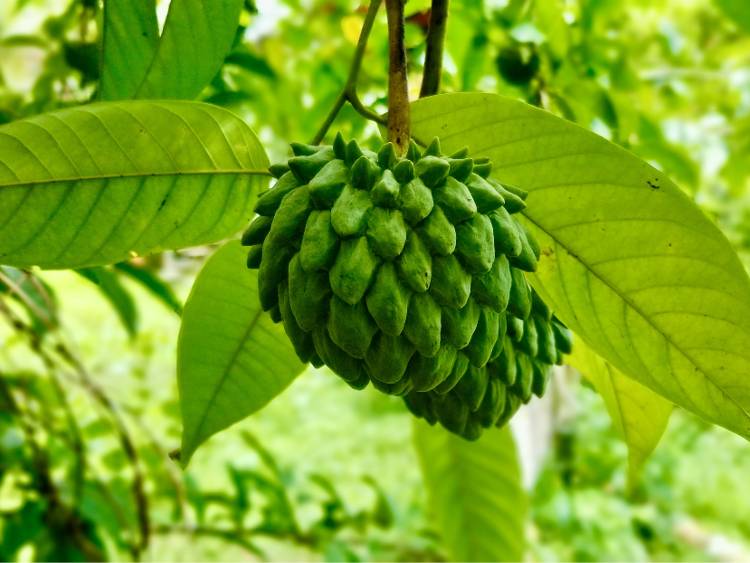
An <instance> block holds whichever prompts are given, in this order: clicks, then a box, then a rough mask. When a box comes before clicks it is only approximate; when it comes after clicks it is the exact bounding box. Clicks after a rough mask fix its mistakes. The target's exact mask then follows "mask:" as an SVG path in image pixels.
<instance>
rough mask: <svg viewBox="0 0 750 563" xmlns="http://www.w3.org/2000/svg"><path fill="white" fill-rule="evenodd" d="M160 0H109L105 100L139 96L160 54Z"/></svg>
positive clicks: (102, 91) (105, 34)
mask: <svg viewBox="0 0 750 563" xmlns="http://www.w3.org/2000/svg"><path fill="white" fill-rule="evenodd" d="M158 43H159V25H158V23H157V21H156V0H106V1H105V2H104V32H103V39H102V47H103V52H102V57H103V60H102V72H101V85H100V95H101V98H102V100H124V99H128V98H132V97H133V96H135V93H136V90H137V89H138V86H139V85H140V84H141V82H142V81H143V78H144V77H145V76H146V71H147V70H148V68H149V65H150V64H151V61H152V60H153V58H154V55H155V54H156V46H157V45H158Z"/></svg>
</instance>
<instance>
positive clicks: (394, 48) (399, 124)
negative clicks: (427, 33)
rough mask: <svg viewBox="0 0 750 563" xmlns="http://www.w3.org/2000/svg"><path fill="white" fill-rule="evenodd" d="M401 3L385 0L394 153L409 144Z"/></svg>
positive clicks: (400, 1)
mask: <svg viewBox="0 0 750 563" xmlns="http://www.w3.org/2000/svg"><path fill="white" fill-rule="evenodd" d="M404 2H405V0H386V2H385V8H386V13H387V14H388V59H389V65H388V140H389V141H391V142H392V143H393V144H394V146H395V147H396V152H397V153H399V154H405V153H406V149H407V148H408V147H409V133H410V129H411V128H410V119H411V118H410V108H409V84H408V80H407V69H406V46H405V42H404Z"/></svg>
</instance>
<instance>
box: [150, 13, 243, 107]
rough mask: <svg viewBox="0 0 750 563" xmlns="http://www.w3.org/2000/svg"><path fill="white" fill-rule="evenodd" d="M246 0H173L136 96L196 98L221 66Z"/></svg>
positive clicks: (232, 39)
mask: <svg viewBox="0 0 750 563" xmlns="http://www.w3.org/2000/svg"><path fill="white" fill-rule="evenodd" d="M242 4H243V0H172V3H171V4H170V6H169V13H168V14H167V21H166V23H165V24H164V31H163V32H162V34H161V38H160V39H159V45H158V47H157V49H156V53H155V55H154V57H153V60H152V61H151V65H150V66H149V68H148V72H147V73H146V77H145V78H144V80H143V82H142V83H141V85H140V86H139V87H138V90H137V94H136V97H137V98H143V99H155V98H180V99H192V98H195V97H196V96H197V95H198V94H199V93H200V91H201V90H202V89H203V88H204V87H205V86H206V84H208V83H209V82H210V80H211V79H212V78H213V77H214V75H215V74H216V73H217V72H218V71H219V68H221V63H222V62H223V61H224V57H225V56H226V55H227V53H228V52H229V49H230V48H231V46H232V42H233V41H234V38H235V35H236V31H237V25H238V23H239V17H240V11H241V10H242Z"/></svg>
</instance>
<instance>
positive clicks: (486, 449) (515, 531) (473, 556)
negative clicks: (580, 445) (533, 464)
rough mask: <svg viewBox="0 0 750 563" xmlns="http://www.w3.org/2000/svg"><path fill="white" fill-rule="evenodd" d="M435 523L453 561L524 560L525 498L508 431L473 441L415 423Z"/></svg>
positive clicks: (496, 431)
mask: <svg viewBox="0 0 750 563" xmlns="http://www.w3.org/2000/svg"><path fill="white" fill-rule="evenodd" d="M413 428H414V443H415V446H416V448H417V453H418V455H419V463H420V466H421V468H422V474H423V476H424V481H425V486H426V487H427V494H428V500H429V505H430V514H429V517H430V518H431V522H432V524H433V526H434V528H435V531H436V532H438V534H439V535H440V537H441V538H442V541H443V546H444V548H445V550H446V551H447V553H448V556H449V558H450V560H451V561H522V560H523V555H524V549H525V539H524V526H525V522H526V507H527V502H526V495H525V493H524V491H523V488H522V486H521V471H520V468H519V465H518V457H517V455H516V447H515V444H514V442H513V437H512V436H511V433H510V430H509V429H508V427H507V426H506V427H505V428H502V429H491V430H489V431H487V432H485V433H484V435H483V436H482V438H481V439H479V440H478V441H476V442H469V441H467V440H464V439H463V438H460V437H458V436H455V435H454V434H451V433H450V432H447V431H446V430H444V429H443V428H441V427H439V426H429V425H428V424H427V423H425V422H423V421H421V420H415V421H414V426H413Z"/></svg>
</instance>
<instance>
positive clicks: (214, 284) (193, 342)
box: [177, 241, 304, 465]
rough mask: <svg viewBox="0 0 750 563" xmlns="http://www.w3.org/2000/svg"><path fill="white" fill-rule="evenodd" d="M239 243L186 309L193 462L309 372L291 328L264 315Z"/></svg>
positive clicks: (182, 384) (184, 380) (185, 444)
mask: <svg viewBox="0 0 750 563" xmlns="http://www.w3.org/2000/svg"><path fill="white" fill-rule="evenodd" d="M245 258H246V251H245V249H243V248H242V246H240V243H239V242H236V241H233V242H229V243H227V244H226V245H224V246H223V247H222V248H221V249H219V250H218V251H217V252H216V253H215V254H214V255H213V256H212V257H211V258H210V259H209V260H208V262H207V263H206V265H205V266H204V267H203V270H201V273H200V274H199V275H198V279H197V280H196V281H195V285H194V286H193V290H192V291H191V293H190V297H189V298H188V300H187V303H185V310H184V312H183V315H182V327H181V329H180V337H179V341H178V345H177V378H178V382H179V389H180V406H181V409H182V421H183V434H182V451H181V461H182V463H183V464H184V465H186V464H187V463H188V461H189V460H190V457H191V456H192V455H193V453H194V452H195V450H196V448H197V447H198V446H200V445H201V444H202V443H203V442H204V441H206V440H207V439H208V438H209V437H210V436H212V435H213V434H215V433H216V432H219V431H220V430H223V429H224V428H226V427H228V426H229V425H231V424H233V423H235V422H237V421H238V420H241V419H242V418H245V417H246V416H249V415H251V414H252V413H254V412H256V411H258V410H260V409H261V408H262V407H264V406H265V405H266V404H267V403H268V402H269V401H270V400H271V399H273V398H274V397H275V396H276V395H278V394H279V393H281V392H282V391H283V390H284V389H285V388H286V387H287V386H288V385H289V384H290V383H291V382H292V380H293V379H294V378H295V377H296V376H297V375H298V374H299V373H300V372H301V371H302V369H303V367H304V366H303V365H302V364H301V363H300V362H299V360H298V359H297V356H296V355H295V353H294V349H293V348H292V345H291V344H290V343H289V340H288V339H287V337H286V335H285V334H284V331H283V329H282V328H281V327H280V326H279V325H275V324H274V323H273V322H272V321H271V318H270V317H269V316H268V315H267V314H266V313H264V312H263V310H262V309H261V308H260V304H259V301H258V281H257V274H256V273H255V272H254V271H249V270H248V269H247V268H246V267H245Z"/></svg>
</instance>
